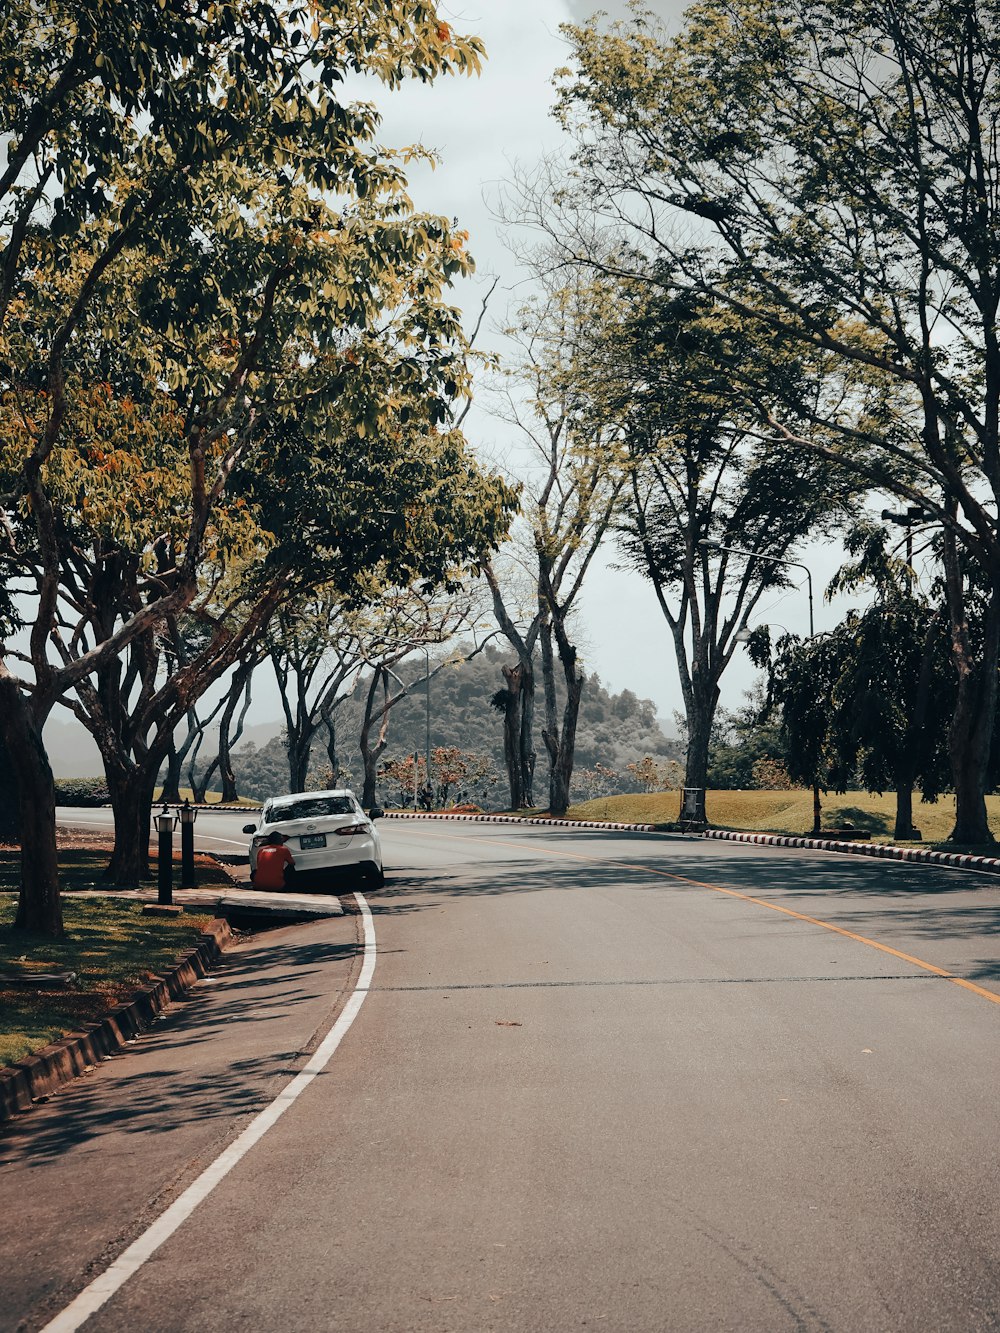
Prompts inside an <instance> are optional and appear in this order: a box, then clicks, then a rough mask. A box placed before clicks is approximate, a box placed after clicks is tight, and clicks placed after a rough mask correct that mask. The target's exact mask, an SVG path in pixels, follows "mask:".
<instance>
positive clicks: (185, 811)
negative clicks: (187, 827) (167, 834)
mask: <svg viewBox="0 0 1000 1333" xmlns="http://www.w3.org/2000/svg"><path fill="white" fill-rule="evenodd" d="M180 815H181V823H182V824H193V823H194V821H195V820H196V819H197V818H198V811H197V810H196V809H195V807H194V806H193V805H192V804H191V801H190V800H189V798H188V797H186V796H185V798H184V804H183V805H182V806H181V810H180Z"/></svg>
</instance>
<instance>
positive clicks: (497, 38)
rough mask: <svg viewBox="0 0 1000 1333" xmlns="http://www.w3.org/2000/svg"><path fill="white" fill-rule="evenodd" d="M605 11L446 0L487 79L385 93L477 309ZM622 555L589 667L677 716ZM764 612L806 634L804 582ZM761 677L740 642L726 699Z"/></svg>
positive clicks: (477, 439)
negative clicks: (577, 48)
mask: <svg viewBox="0 0 1000 1333" xmlns="http://www.w3.org/2000/svg"><path fill="white" fill-rule="evenodd" d="M595 8H596V6H594V5H592V4H590V3H588V2H587V0H502V3H497V0H479V3H476V2H475V0H465V2H464V3H460V0H446V2H445V3H443V4H441V6H440V11H441V13H442V15H443V16H444V17H445V18H446V19H447V20H448V21H449V22H451V23H453V24H454V26H455V27H456V28H457V29H458V30H460V31H465V32H474V33H477V34H479V35H480V36H481V37H482V38H483V40H484V42H485V43H486V49H487V54H488V61H487V64H486V67H485V69H484V72H483V74H482V76H481V77H480V78H478V79H477V78H473V79H466V78H462V79H445V80H440V81H439V82H437V83H435V84H433V85H431V86H430V87H423V86H419V85H413V86H407V87H405V88H404V89H402V90H401V91H400V92H398V93H395V94H393V95H391V96H388V97H386V96H384V95H382V94H378V95H377V101H378V103H379V106H380V109H381V111H382V114H383V117H384V120H383V129H382V134H381V138H382V140H383V142H385V143H387V144H393V145H401V144H404V143H408V142H415V141H419V142H421V143H423V144H424V146H425V147H427V148H433V149H434V150H436V151H437V152H438V153H439V154H440V157H441V163H440V165H439V166H438V167H437V168H436V170H434V171H430V170H428V169H423V168H421V169H419V170H415V171H412V172H411V176H410V180H411V193H412V195H413V197H414V201H415V203H416V204H417V206H418V207H419V208H423V209H427V210H428V211H433V212H437V213H443V214H446V215H448V216H453V217H457V218H458V219H459V222H460V224H461V225H462V226H463V227H465V228H467V229H468V230H469V232H470V249H471V251H472V254H473V255H474V257H475V259H476V262H477V266H478V272H479V276H480V282H479V283H478V285H477V284H475V283H474V284H471V285H470V284H463V286H462V289H461V290H460V292H459V293H458V296H457V300H458V303H459V304H461V305H462V306H463V307H464V308H466V309H467V310H469V311H471V312H472V313H473V314H474V313H475V311H476V310H477V309H478V306H479V302H480V300H481V294H482V291H483V290H484V288H483V285H482V283H483V281H485V277H486V275H493V274H498V275H499V276H500V286H499V287H498V290H497V292H496V294H495V296H494V298H493V301H492V304H491V309H492V310H495V312H496V318H497V319H498V320H499V319H501V318H502V313H503V310H504V308H505V307H506V306H507V305H508V304H509V303H510V302H511V301H512V300H514V299H516V295H517V291H518V284H519V282H523V280H524V279H523V275H522V274H519V273H518V270H517V266H516V263H515V261H514V259H513V257H512V256H511V254H510V251H509V250H508V249H507V248H506V246H505V244H504V240H505V237H504V234H503V231H502V229H501V228H500V227H499V225H498V223H497V221H496V219H495V215H494V210H495V206H496V200H497V192H498V187H499V185H500V183H501V182H502V181H503V180H504V179H505V178H507V177H509V176H510V174H511V172H512V170H513V167H514V165H515V164H519V165H521V166H523V167H530V166H531V164H532V163H533V162H535V161H537V160H538V158H539V156H540V155H542V154H547V153H553V152H558V151H560V150H561V149H564V148H565V146H566V145H565V142H564V140H563V138H562V135H561V133H560V131H559V128H558V126H557V125H556V124H555V122H554V121H553V120H552V117H551V115H550V108H551V105H552V101H553V89H552V74H553V71H554V70H555V69H556V68H557V67H559V66H560V65H562V64H565V63H566V62H567V59H568V48H567V45H566V41H565V39H564V37H563V36H562V35H561V33H560V31H559V25H560V24H561V23H566V22H582V21H584V20H585V19H586V18H588V17H589V16H590V15H591V14H592V13H593V11H594V9H595ZM600 8H602V9H603V10H604V11H606V13H607V14H608V15H609V17H624V16H626V14H627V8H628V7H627V4H626V3H625V2H624V0H607V2H606V3H605V4H603V5H601V6H600ZM649 8H651V9H653V10H654V11H655V12H656V13H657V15H658V16H660V17H661V18H662V19H663V20H664V21H665V22H666V23H667V24H668V25H669V26H670V27H673V28H676V27H677V26H679V23H680V20H681V15H682V13H683V9H684V8H685V6H684V5H682V4H681V3H678V2H677V0H651V2H650V4H649ZM521 290H523V288H522V289H521ZM466 430H467V433H468V435H469V436H470V438H471V439H472V440H473V442H474V443H475V444H476V446H477V447H479V448H481V449H482V450H483V452H484V454H485V455H486V456H487V457H492V458H497V457H500V458H506V459H507V460H508V461H509V462H510V463H511V465H512V466H513V467H514V468H515V469H516V466H517V455H516V453H514V452H512V448H513V446H512V444H511V440H510V436H509V434H508V432H507V430H506V429H505V427H504V426H503V424H502V423H499V422H496V421H495V420H492V419H491V418H490V417H489V416H488V415H487V414H485V413H484V412H482V411H476V412H475V413H472V414H470V416H469V417H468V419H467V421H466ZM839 558H840V557H839V553H838V552H833V551H830V552H827V551H824V550H822V549H819V550H817V549H812V550H811V551H810V553H809V555H808V557H807V559H808V561H809V564H810V566H811V567H812V572H813V577H814V581H815V584H816V597H817V616H816V620H817V628H822V627H824V626H826V627H829V626H830V625H832V624H833V623H834V622H835V621H836V620H837V619H839V618H840V615H841V614H842V608H841V609H838V610H836V611H834V610H832V609H829V608H824V607H823V606H822V605H821V603H820V595H821V590H822V587H823V586H825V583H826V581H827V580H828V578H829V576H830V574H831V573H832V572H833V570H834V568H835V567H836V565H837V563H839ZM614 560H615V552H614V551H613V550H611V549H609V551H608V557H607V559H606V560H605V561H604V562H603V566H602V567H600V568H595V569H594V571H593V573H592V574H591V576H590V578H589V582H588V585H587V587H586V590H585V596H584V601H583V614H582V616H581V617H579V618H578V635H579V638H580V641H581V646H582V648H583V650H584V655H585V665H586V668H587V669H588V670H590V671H594V672H596V673H597V674H598V675H600V677H601V678H602V680H603V681H604V682H605V684H606V685H608V686H609V687H611V688H613V689H615V690H621V689H624V688H626V687H627V688H629V689H632V690H634V691H635V692H636V693H637V694H639V695H641V696H643V697H647V698H651V699H653V700H654V701H655V702H656V705H657V708H658V711H659V713H660V716H661V717H662V718H664V719H666V720H669V719H670V718H671V715H672V713H673V712H674V710H675V709H679V708H680V706H681V704H680V697H679V691H678V686H677V677H676V670H675V668H674V665H673V655H672V647H671V645H670V641H669V639H668V635H667V629H666V625H665V623H664V621H663V618H662V615H661V613H660V611H659V608H658V607H657V605H656V602H655V599H654V597H653V595H652V591H651V589H650V588H649V586H648V585H647V584H646V583H645V581H644V580H643V579H642V578H641V577H640V576H639V575H638V574H634V573H627V572H624V571H615V570H613V569H611V568H610V567H609V566H610V565H612V564H613V563H614ZM755 620H760V621H771V622H772V623H775V624H780V625H781V626H782V627H787V628H789V629H791V630H794V631H796V632H804V631H805V629H806V627H807V599H806V593H805V588H804V587H803V588H801V590H796V589H790V590H787V591H784V592H776V593H774V594H773V595H772V596H771V597H770V598H769V599H768V600H767V602H766V605H765V606H762V607H761V608H760V609H759V610H758V612H757V613H756V617H755ZM753 679H754V673H753V671H752V669H750V667H749V665H748V664H747V663H746V661H745V651H744V650H742V649H738V650H737V659H736V660H734V662H733V664H732V667H731V668H730V672H729V675H728V678H727V684H726V688H725V690H724V702H726V703H727V704H728V705H729V706H730V707H732V706H735V705H736V704H738V703H739V702H740V701H741V699H742V695H743V692H744V691H745V690H746V689H747V688H748V687H749V685H750V684H751V683H752V681H753Z"/></svg>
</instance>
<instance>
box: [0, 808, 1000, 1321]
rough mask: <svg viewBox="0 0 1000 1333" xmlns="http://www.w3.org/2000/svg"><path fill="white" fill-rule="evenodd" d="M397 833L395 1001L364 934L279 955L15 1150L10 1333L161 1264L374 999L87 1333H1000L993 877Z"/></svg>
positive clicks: (387, 911)
mask: <svg viewBox="0 0 1000 1333" xmlns="http://www.w3.org/2000/svg"><path fill="white" fill-rule="evenodd" d="M224 818H226V817H224V816H205V817H204V819H205V822H204V823H202V820H201V819H200V820H199V825H198V830H199V833H200V834H201V836H203V837H210V836H211V837H217V838H220V839H222V838H224V837H225V836H226V833H227V832H230V833H231V832H232V829H231V827H227V826H221V825H217V824H215V823H214V821H216V820H222V819H224ZM230 818H231V819H232V823H233V824H236V826H237V828H238V824H239V823H240V822H242V821H243V817H242V816H237V817H235V818H232V817H230ZM210 821H211V822H210ZM381 830H382V833H383V839H384V844H385V853H386V864H387V868H388V871H389V879H388V882H387V884H386V887H385V889H384V890H382V891H380V892H379V893H377V894H371V895H369V901H370V906H371V911H372V914H373V924H374V935H375V940H376V947H377V961H376V962H375V971H374V975H373V979H372V980H371V983H370V984H369V985H368V986H367V987H366V988H365V989H364V990H362V991H361V992H355V991H353V987H354V986H355V983H356V980H357V977H358V975H359V971H360V969H361V966H362V945H361V943H360V941H361V934H360V927H361V925H362V921H361V918H360V917H359V916H357V915H353V916H350V915H349V916H345V917H344V918H338V919H336V920H334V921H329V922H324V923H322V924H321V925H317V926H309V927H303V928H297V929H295V930H285V931H282V932H279V933H276V934H275V935H274V936H272V937H270V938H267V937H260V938H258V939H256V940H253V941H251V942H249V943H248V944H247V945H245V946H243V948H242V949H241V951H239V952H238V953H237V954H235V955H233V956H232V957H231V958H230V959H229V961H228V962H227V963H226V965H225V967H224V969H223V970H222V972H221V973H219V974H218V976H217V977H215V978H212V979H210V984H209V985H208V986H204V985H200V986H199V987H198V988H196V991H195V992H194V995H193V997H192V999H191V1001H189V1002H188V1003H187V1004H184V1005H181V1006H178V1007H177V1008H176V1009H175V1010H174V1011H173V1012H172V1014H171V1015H170V1016H169V1017H168V1018H167V1019H166V1020H164V1021H163V1022H162V1023H161V1024H159V1025H157V1028H154V1029H153V1030H152V1032H151V1033H150V1034H148V1035H147V1036H146V1037H144V1038H143V1039H142V1040H141V1041H140V1042H139V1043H137V1044H136V1046H135V1047H134V1048H133V1049H131V1050H130V1051H129V1053H128V1054H127V1055H125V1056H123V1057H121V1058H119V1059H118V1060H115V1061H111V1062H108V1063H107V1064H106V1065H102V1066H101V1067H100V1068H99V1069H98V1070H96V1071H95V1072H94V1073H93V1074H92V1075H89V1076H87V1077H85V1078H84V1079H83V1080H80V1081H79V1082H78V1084H76V1085H74V1087H72V1088H71V1089H69V1090H67V1091H66V1092H65V1093H63V1094H60V1096H59V1097H57V1098H54V1099H53V1100H52V1102H50V1103H49V1104H48V1105H47V1106H44V1107H40V1108H38V1109H36V1110H35V1111H33V1112H32V1113H31V1114H30V1115H29V1116H27V1117H25V1118H24V1119H23V1120H22V1121H21V1122H20V1123H19V1124H18V1125H17V1126H15V1127H14V1128H13V1129H12V1130H11V1131H8V1133H7V1134H6V1135H4V1136H0V1197H2V1198H3V1199H4V1209H3V1215H2V1220H0V1247H2V1248H0V1256H2V1258H0V1275H2V1279H0V1280H2V1282H3V1284H4V1285H5V1286H6V1287H7V1288H8V1290H9V1297H8V1299H7V1300H6V1301H0V1328H4V1329H13V1328H19V1327H20V1328H24V1329H35V1328H41V1327H43V1326H45V1324H46V1321H47V1320H49V1319H51V1318H52V1316H53V1315H55V1314H56V1312H57V1311H59V1310H60V1309H62V1308H63V1307H64V1306H65V1305H66V1304H67V1302H68V1301H69V1300H70V1299H71V1298H72V1297H73V1296H74V1295H75V1294H76V1292H78V1291H79V1290H80V1288H81V1287H83V1286H84V1285H85V1283H87V1282H89V1281H90V1279H91V1278H93V1277H94V1276H95V1275H96V1274H97V1273H99V1272H100V1271H101V1270H102V1269H103V1268H104V1267H105V1266H106V1265H107V1264H108V1263H109V1262H110V1261H111V1260H113V1259H114V1257H115V1256H116V1255H117V1254H118V1253H119V1252H120V1251H121V1250H122V1248H123V1247H124V1245H126V1244H127V1243H128V1242H129V1241H131V1240H133V1239H134V1238H135V1237H137V1236H141V1235H142V1234H143V1232H144V1230H145V1228H146V1227H147V1226H148V1225H149V1224H150V1223H151V1222H153V1221H154V1220H155V1218H156V1217H158V1216H159V1215H160V1214H161V1213H162V1211H163V1209H164V1208H165V1207H166V1206H167V1205H168V1204H169V1203H170V1202H171V1200H173V1199H175V1198H177V1196H178V1195H180V1194H181V1192H182V1190H184V1188H185V1186H187V1185H188V1184H190V1182H191V1181H192V1180H194V1179H195V1178H196V1177H197V1175H198V1173H199V1172H200V1171H201V1170H202V1168H203V1167H205V1166H206V1165H207V1164H208V1163H209V1162H211V1161H212V1160H213V1158H214V1157H215V1156H216V1155H217V1153H218V1152H219V1151H220V1150H221V1149H222V1148H224V1147H225V1145H226V1144H227V1143H231V1142H232V1140H233V1139H234V1138H235V1136H236V1134H237V1133H238V1132H239V1131H240V1130H241V1129H243V1128H244V1127H245V1126H246V1125H247V1124H248V1123H250V1121H251V1116H252V1114H253V1113H254V1112H256V1111H258V1110H259V1109H260V1108H261V1107H264V1106H266V1105H267V1104H268V1102H269V1101H270V1099H271V1098H273V1097H274V1095H275V1094H276V1092H277V1091H278V1090H279V1089H280V1088H282V1087H283V1086H284V1085H285V1084H287V1081H288V1078H289V1076H290V1075H291V1074H293V1073H294V1072H295V1071H296V1070H297V1069H300V1068H301V1067H302V1065H303V1063H304V1061H305V1060H306V1059H307V1058H308V1056H309V1054H310V1052H312V1051H313V1050H315V1049H316V1048H317V1046H318V1045H319V1044H320V1043H321V1042H322V1039H323V1036H324V1034H325V1033H326V1032H327V1031H328V1029H329V1027H330V1023H331V1022H332V1021H333V1020H334V1019H335V1018H336V1016H337V1014H338V1013H339V1012H342V1006H343V1003H344V1001H345V999H346V998H347V996H348V995H351V994H352V993H353V995H354V999H353V1000H351V1001H350V1004H353V1005H356V1004H357V1003H359V1002H360V1001H362V1000H363V1003H361V1007H360V1009H359V1010H358V1012H357V1016H356V1018H355V1019H354V1022H353V1025H352V1026H351V1027H350V1028H349V1029H348V1030H347V1031H346V1035H344V1036H343V1039H342V1042H341V1044H340V1045H339V1047H338V1048H337V1049H336V1051H335V1052H334V1053H333V1055H332V1057H331V1058H330V1061H329V1064H328V1065H327V1066H326V1067H325V1070H324V1071H323V1072H322V1073H319V1074H317V1076H316V1077H315V1078H313V1079H312V1080H311V1081H310V1082H309V1083H308V1085H307V1086H305V1087H304V1089H303V1090H302V1092H301V1095H300V1096H299V1097H298V1099H297V1100H296V1101H294V1103H291V1102H290V1103H289V1105H288V1109H287V1110H286V1111H285V1113H284V1114H283V1115H282V1116H281V1118H280V1119H278V1120H277V1121H276V1123H275V1124H274V1125H273V1128H271V1129H270V1130H269V1131H268V1132H267V1133H266V1134H265V1135H264V1136H263V1137H262V1138H261V1139H260V1141H259V1142H257V1143H256V1145H255V1146H254V1147H253V1148H251V1149H250V1151H249V1152H247V1154H246V1156H245V1157H243V1158H242V1160H240V1161H239V1162H238V1163H237V1164H236V1165H235V1166H234V1167H233V1169H232V1170H231V1171H230V1173H229V1174H228V1175H226V1176H225V1177H224V1178H223V1179H222V1180H221V1183H219V1184H218V1186H217V1188H215V1190H214V1191H213V1192H212V1193H211V1194H209V1195H208V1197H207V1198H205V1199H204V1201H203V1202H201V1203H200V1205H199V1206H198V1207H197V1208H196V1209H195V1210H194V1211H193V1212H192V1213H191V1215H190V1216H188V1217H187V1218H186V1220H184V1221H183V1222H182V1224H181V1225H179V1226H178V1228H177V1229H176V1230H175V1231H174V1232H173V1234H172V1235H170V1236H169V1237H168V1238H167V1239H166V1240H165V1241H164V1243H163V1244H162V1246H161V1247H160V1248H159V1249H157V1250H156V1251H155V1253H153V1255H152V1257H151V1258H150V1259H149V1261H148V1262H146V1263H144V1264H143V1265H142V1266H141V1267H139V1268H138V1269H137V1271H135V1273H134V1275H133V1276H131V1278H130V1279H129V1280H128V1281H127V1282H125V1284H124V1285H123V1286H122V1287H121V1288H120V1290H118V1291H117V1292H116V1293H115V1294H114V1295H112V1296H111V1298H110V1299H109V1300H108V1302H107V1303H106V1304H105V1305H104V1306H103V1307H102V1308H100V1309H99V1310H98V1311H97V1312H96V1313H95V1314H94V1315H93V1316H92V1317H91V1318H90V1319H89V1320H88V1322H87V1324H86V1328H87V1329H88V1330H90V1329H93V1330H116V1331H118V1333H125V1330H138V1329H141V1330H149V1331H151V1333H158V1331H159V1330H163V1333H174V1331H175V1330H191V1331H192V1333H193V1331H194V1330H199V1333H201V1331H203V1330H225V1331H227V1333H228V1331H229V1330H237V1329H240V1330H243V1329H253V1330H272V1329H274V1330H279V1329H280V1330H303V1331H305V1330H338V1331H339V1330H344V1331H345V1333H347V1331H348V1330H350V1331H351V1333H358V1331H367V1330H379V1331H381V1330H386V1331H389V1330H391V1331H393V1333H395V1331H397V1330H398V1331H399V1333H404V1331H405V1333H416V1331H417V1330H428V1331H433V1333H437V1331H439V1330H441V1331H443V1330H449V1331H454V1333H468V1331H471V1330H505V1331H506V1330H510V1331H512V1333H513V1331H515V1330H516V1331H517V1333H534V1331H536V1330H569V1329H584V1328H586V1329H591V1328H598V1329H609V1330H621V1331H622V1333H626V1331H627V1333H633V1331H637V1330H650V1331H653V1330H657V1331H659V1330H702V1329H705V1330H715V1329H727V1330H729V1329H731V1330H766V1331H768V1333H770V1330H784V1329H805V1330H824V1329H834V1330H851V1331H853V1330H897V1329H898V1330H928V1331H929V1333H930V1331H934V1333H937V1331H938V1330H940V1331H943V1330H986V1329H1000V1271H998V1265H997V1256H998V1254H1000V1204H998V1197H1000V1192H998V1186H1000V1179H998V1174H1000V1173H998V1161H1000V1134H998V1130H1000V1109H998V1102H1000V1099H998V1092H1000V1079H998V1074H1000V1055H998V1051H1000V1041H998V1038H1000V884H998V882H997V881H996V880H994V879H992V878H989V877H986V876H980V875H978V874H975V873H968V872H958V871H946V870H939V869H937V868H933V867H925V866H909V865H904V864H894V863H890V862H883V861H868V860H863V859H860V858H858V859H854V858H849V857H839V856H833V855H829V854H824V853H818V852H809V851H804V850H793V849H783V848H761V847H751V846H746V845H744V844H735V843H733V844H727V843H719V842H714V841H713V842H708V841H702V840H699V839H684V838H679V837H676V838H669V837H649V836H643V835H630V834H625V833H619V834H608V833H598V832H588V831H582V830H558V829H548V828H533V829H524V830H522V829H520V828H513V827H511V826H507V825H479V824H460V823H431V822H430V821H420V822H412V823H411V822H395V821H388V820H387V821H385V823H384V824H382V825H381ZM233 840H234V841H236V842H239V841H242V839H241V836H240V834H239V833H238V832H235V833H234V834H233ZM369 952H370V950H369ZM10 1201H15V1202H14V1206H13V1207H12V1206H11V1202H10ZM19 1321H23V1322H19Z"/></svg>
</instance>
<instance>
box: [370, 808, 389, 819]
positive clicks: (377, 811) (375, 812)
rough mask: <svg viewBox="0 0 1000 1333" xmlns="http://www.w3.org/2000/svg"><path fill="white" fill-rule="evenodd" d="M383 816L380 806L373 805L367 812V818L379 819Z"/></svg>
mask: <svg viewBox="0 0 1000 1333" xmlns="http://www.w3.org/2000/svg"><path fill="white" fill-rule="evenodd" d="M384 814H385V811H384V810H383V809H382V807H381V806H380V805H373V806H372V808H371V809H370V810H369V811H368V818H369V819H381V818H382V816H383V815H384Z"/></svg>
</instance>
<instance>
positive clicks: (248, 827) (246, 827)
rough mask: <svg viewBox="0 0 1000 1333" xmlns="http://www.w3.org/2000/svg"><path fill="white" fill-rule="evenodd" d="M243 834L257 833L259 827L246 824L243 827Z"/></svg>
mask: <svg viewBox="0 0 1000 1333" xmlns="http://www.w3.org/2000/svg"><path fill="white" fill-rule="evenodd" d="M243 832H244V833H256V832H257V825H256V824H244V825H243Z"/></svg>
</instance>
